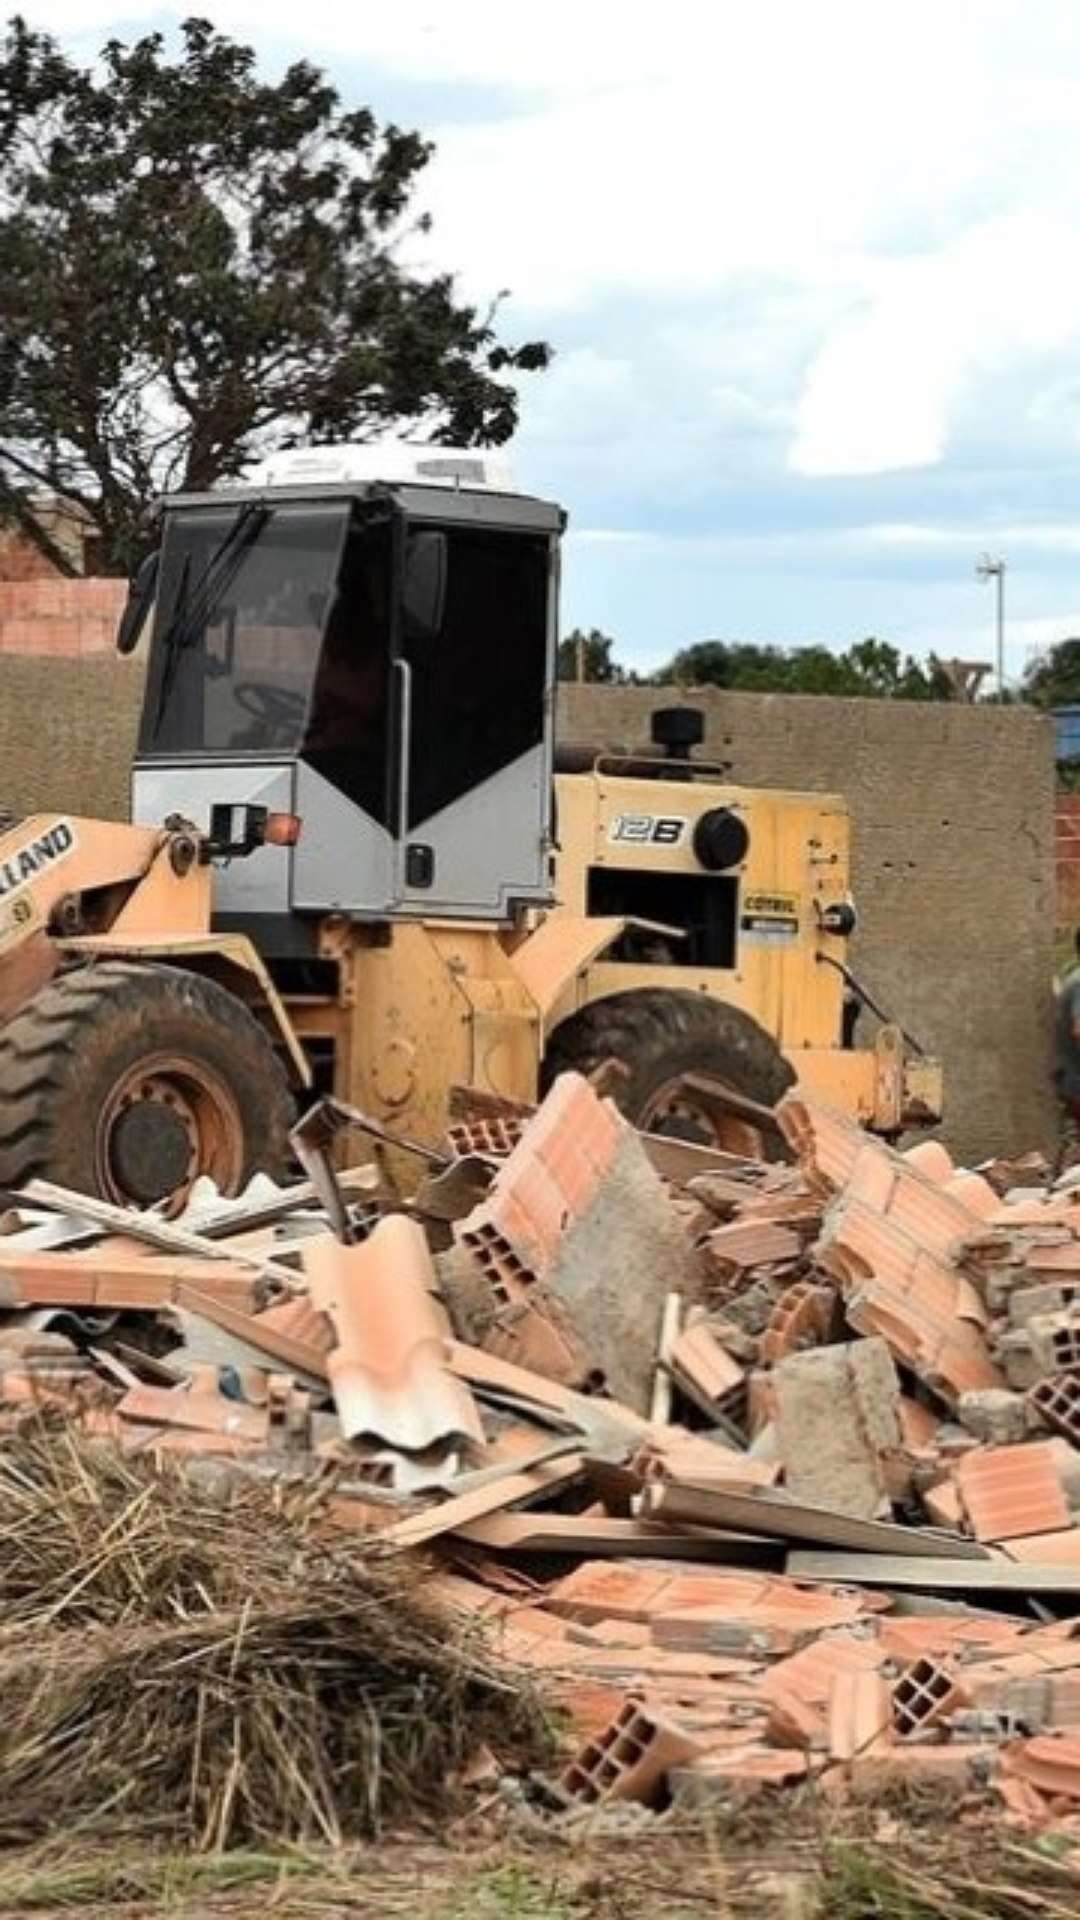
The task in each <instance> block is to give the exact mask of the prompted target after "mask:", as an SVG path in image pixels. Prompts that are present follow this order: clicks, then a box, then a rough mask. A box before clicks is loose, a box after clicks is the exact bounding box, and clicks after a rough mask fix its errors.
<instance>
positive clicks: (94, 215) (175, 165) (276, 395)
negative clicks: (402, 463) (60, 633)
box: [0, 17, 549, 573]
mask: <svg viewBox="0 0 1080 1920" xmlns="http://www.w3.org/2000/svg"><path fill="white" fill-rule="evenodd" d="M181 36H182V44H181V47H180V50H179V54H178V57H177V58H175V59H170V58H168V57H167V54H166V49H165V43H164V40H163V38H162V36H161V35H160V34H157V33H154V34H150V35H148V36H147V37H145V38H144V39H141V40H138V41H136V42H135V43H134V44H132V45H123V44H121V43H120V42H119V41H116V40H112V41H110V42H109V43H108V45H107V46H106V47H105V48H104V49H103V51H102V54H101V58H100V63H99V64H98V66H97V67H93V68H80V67H78V66H77V65H76V64H74V62H73V61H72V60H71V59H70V58H69V57H68V55H67V54H66V53H65V52H64V51H63V49H62V48H61V47H59V46H58V45H57V43H56V42H55V41H54V40H53V39H52V38H50V37H49V36H48V35H46V34H43V33H39V32H35V31H33V30H31V29H30V28H29V27H28V26H27V25H26V23H25V21H24V20H22V19H21V18H18V17H16V18H15V19H13V20H12V21H11V22H10V26H9V31H8V35H7V38H6V40H5V41H4V42H2V43H0V259H2V260H3V263H4V264H3V302H2V310H0V513H2V514H3V516H4V517H5V518H7V519H8V520H9V521H12V520H13V521H14V522H15V523H16V524H18V525H19V526H21V527H22V528H23V530H24V531H25V532H26V533H27V534H28V535H29V537H30V538H31V539H32V540H34V541H35V543H36V544H37V546H38V547H39V548H40V549H41V550H42V551H43V552H45V553H46V554H47V555H48V556H49V558H50V559H51V560H52V561H53V562H54V564H55V565H57V566H58V567H60V568H61V570H62V571H64V572H67V573H70V572H72V571H73V567H72V563H71V561H70V559H69V558H68V556H67V555H66V554H65V553H64V551H63V549H62V548H61V547H59V546H58V545H57V543H56V541H55V540H54V539H52V538H51V536H50V533H49V528H48V525H47V524H45V522H44V520H43V518H42V517H41V516H40V515H39V513H38V512H37V511H36V510H35V501H36V500H40V496H41V495H42V494H43V493H45V492H48V493H51V494H53V495H56V496H59V497H60V498H61V499H62V500H63V501H66V502H69V503H71V506H72V509H73V511H75V512H76V513H78V514H80V515H83V516H86V517H88V519H89V521H90V522H91V523H92V525H93V527H94V528H95V529H96V532H97V534H98V535H99V536H100V552H101V557H102V564H103V566H104V567H105V569H106V570H107V571H120V572H127V571H129V570H130V567H131V565H132V563H133V561H134V560H135V559H137V558H138V557H139V555H140V553H141V552H142V551H143V550H144V548H145V546H146V544H147V539H146V528H145V515H146V508H147V505H148V503H149V502H150V501H151V500H152V499H153V497H154V496H155V495H156V494H157V493H159V492H160V491H162V490H163V489H168V488H171V487H174V486H182V487H187V488H204V487H209V486H211V485H213V484H214V483H216V482H218V481H220V480H223V479H228V478H229V477H232V476H235V475H236V474H237V473H238V472H239V471H240V470H241V468H242V467H243V465H244V464H245V462H246V461H248V460H250V459H251V458H252V456H253V455H254V454H256V453H262V452H265V451H268V450H269V449H270V448H272V447H281V446H288V445H296V444H304V443H308V442H312V441H314V442H328V441H334V440H341V439H346V438H352V439H356V438H361V439H362V438H368V437H373V436H375V435H377V434H378V433H379V432H385V431H386V430H387V428H388V426H389V425H390V424H391V423H394V425H395V426H396V427H398V428H399V430H402V429H403V430H408V431H412V432H414V433H417V434H419V435H421V436H422V437H424V438H427V439H434V440H436V441H442V442H450V443H466V444H469V445H483V444H498V443H500V442H502V441H504V440H506V439H507V438H508V437H509V435H510V434H511V433H512V431H513V429H514V426H515V423H516V419H517V400H516V394H515V390H514V386H513V384H512V381H511V380H510V379H508V378H507V376H508V375H513V374H515V373H519V372H524V371H527V370H531V369H534V368H538V367H543V366H545V365H546V364H547V361H548V358H549V349H548V348H547V346H545V345H544V344H543V343H542V342H539V341H530V342H527V343H525V344H524V345H521V346H517V347H512V346H507V345H504V344H502V343H501V342H500V341H499V339H498V338H497V336H496V333H495V326H494V321H495V307H492V308H491V309H489V310H488V311H486V312H484V311H480V310H478V309H476V308H474V307H471V306H468V305H466V304H464V303H462V302H460V301H459V300H458V299H457V298H456V295H455V288H454V282H453V280H452V278H451V277H449V276H448V275H445V274H443V275H437V276H429V277H424V276H423V275H421V274H418V273H416V272H414V271H411V270H410V269H408V268H407V267H406V266H404V265H403V264H402V261H401V242H402V241H403V239H405V238H406V237H407V236H408V235H409V234H410V233H414V232H415V231H416V230H417V229H419V230H421V231H426V227H427V221H426V217H425V216H423V215H419V216H418V215H417V214H416V213H415V212H413V211H412V210H411V202H412V198H413V195H414V192H415V190H416V185H417V180H418V177H419V176H420V174H421V173H422V171H423V169H424V167H425V166H426V164H427V162H428V159H429V158H430V155H431V151H432V149H431V147H430V145H429V144H428V143H427V142H426V141H425V140H424V139H422V138H421V136H420V135H419V134H418V133H415V132H407V131H403V130H402V129H401V128H399V127H396V126H394V125H389V124H388V125H386V126H382V127H380V126H379V124H378V123H377V122H376V119H375V116H374V114H373V113H372V112H371V111H370V109H368V108H367V107H361V108H358V109H355V110H348V111H347V110H345V109H344V108H343V107H342V105H341V102H340V100H339V97H338V94H337V93H336V92H335V90H334V88H333V87H332V86H330V85H329V84H328V82H327V80H326V79H325V77H324V75H323V74H322V73H321V72H320V71H319V70H318V69H317V68H315V67H313V66H310V65H309V64H308V63H307V62H306V61H300V62H298V63H297V64H296V65H294V66H291V67H290V68H289V69H288V71H287V72H286V73H285V75H284V77H283V78H282V79H281V80H280V81H278V82H277V83H276V84H271V83H269V82H267V81H265V80H262V79H260V78H259V76H258V74H257V72H256V68H255V55H254V53H253V52H252V50H251V48H250V47H245V46H242V45H240V44H238V43H236V42H235V41H232V40H229V39H227V38H226V37H225V36H224V35H222V34H220V33H218V32H216V31H215V29H214V28H213V27H212V26H211V24H210V23H209V22H208V21H205V20H200V19H191V20H187V21H185V23H184V25H183V27H182V29H181ZM496 304H497V303H496Z"/></svg>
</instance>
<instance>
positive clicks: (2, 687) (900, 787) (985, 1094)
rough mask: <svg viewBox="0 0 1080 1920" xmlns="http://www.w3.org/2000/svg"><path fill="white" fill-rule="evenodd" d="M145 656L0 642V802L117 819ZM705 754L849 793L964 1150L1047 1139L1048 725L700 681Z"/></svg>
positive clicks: (886, 941)
mask: <svg viewBox="0 0 1080 1920" xmlns="http://www.w3.org/2000/svg"><path fill="white" fill-rule="evenodd" d="M141 681H142V674H141V669H140V667H139V666H138V665H137V664H133V663H131V662H128V661H121V660H118V659H117V658H116V657H115V656H113V657H111V658H92V657H86V658H83V659H19V658H15V657H9V656H4V655H3V654H2V653H0V807H3V808H8V809H11V810H15V811H17V812H21V813H26V812H30V811H32V810H34V809H36V808H41V807H63V808H64V809H65V810H67V811H71V812H82V813H88V814H100V815H104V816H105V817H112V818H114V819H115V818H123V817H125V815H126V812H127V804H128V769H129V763H130V756H131V752H132V747H133V744H134V738H135V728H136V723H137V717H138V704H139V699H140V695H141ZM677 697H679V696H675V695H664V694H663V693H661V692H658V691H655V690H651V689H645V688H621V687H620V688H604V687H568V688H564V689H563V690H562V694H561V701H560V714H559V731H560V734H561V736H562V737H563V739H565V740H574V741H582V742H587V743H591V744H593V745H596V746H607V747H611V748H620V747H621V748H640V747H641V746H643V745H644V744H645V743H646V742H647V739H648V716H649V713H650V711H651V710H652V708H653V707H654V706H655V705H657V704H658V703H659V704H663V702H664V701H665V699H669V700H670V699H673V698H677ZM693 699H694V702H695V704H697V705H700V706H701V707H702V708H703V709H704V710H705V712H706V716H707V738H706V746H705V751H707V752H708V753H710V754H711V755H713V756H715V757H716V758H719V759H724V760H729V761H730V762H731V763H732V768H731V777H732V778H733V779H735V780H738V781H742V782H745V783H747V784H750V785H777V786H789V787H796V788H798V787H802V788H813V789H817V790H819V791H820V790H825V791H837V792H841V793H844V794H845V795H846V796H847V798H848V800H849V802H850V805H851V808H852V812H853V815H854V822H855V832H854V842H855V870H854V885H855V892H856V898H857V900H858V903H859V908H860V912H861V916H862V925H861V932H860V934H859V937H858V940H857V942H856V943H855V947H854V950H853V955H852V958H853V961H854V963H855V966H856V969H857V971H858V972H859V973H860V974H861V975H862V976H863V977H864V978H865V980H866V983H867V985H868V986H869V987H870V988H871V990H872V991H873V992H874V993H876V994H877V995H878V997H879V998H880V999H881V1000H882V1001H883V1002H884V1003H885V1004H886V1005H887V1006H888V1007H890V1008H891V1009H893V1010H895V1012H896V1013H897V1014H898V1015H900V1016H901V1017H902V1018H903V1020H904V1022H905V1024H906V1025H907V1026H908V1027H909V1028H910V1029H911V1030H912V1031H913V1032H914V1033H916V1034H917V1035H918V1036H919V1038H920V1039H921V1040H922V1041H923V1044H924V1045H925V1046H926V1047H928V1048H930V1049H932V1050H933V1051H934V1052H936V1053H938V1054H940V1055H941V1056H942V1057H943V1059H944V1061H945V1066H946V1073H947V1078H948V1091H949V1110H948V1124H947V1128H946V1137H947V1139H948V1141H949V1143H950V1145H952V1146H953V1147H954V1149H955V1150H956V1151H957V1152H958V1153H959V1154H960V1155H961V1156H962V1157H964V1158H965V1159H969V1160H970V1159H975V1158H978V1157H981V1156H984V1155H989V1154H993V1153H998V1152H1016V1151H1020V1150H1022V1149H1024V1148H1026V1147H1030V1146H1036V1145H1045V1144H1047V1143H1048V1142H1049V1140H1050V1139H1051V1137H1052V1131H1053V1121H1054V1115H1053V1106H1052V1102H1051V1099H1050V1093H1049V1068H1050V1062H1049V1051H1048V1049H1049V1033H1050V993H1051V985H1050V983H1051V979H1052V973H1053V953H1052V938H1053V924H1054V774H1053V748H1052V729H1051V723H1050V721H1049V720H1046V719H1044V718H1043V717H1042V716H1040V715H1038V714H1035V713H1033V712H1031V711H1029V710H1026V709H1010V708H1005V709H1000V710H999V709H996V708H993V707H962V706H945V705H936V704H935V705H914V704H913V705H906V704H900V703H896V702H891V701H871V700H825V699H813V698H808V697H802V696H797V695H786V694H785V695H758V694H722V693H712V692H700V693H695V694H694V695H693Z"/></svg>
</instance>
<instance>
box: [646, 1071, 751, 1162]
mask: <svg viewBox="0 0 1080 1920" xmlns="http://www.w3.org/2000/svg"><path fill="white" fill-rule="evenodd" d="M637 1124H638V1126H639V1127H641V1128H642V1130H643V1131H644V1132H646V1133H659V1134H664V1135H666V1136H667V1137H668V1139H672V1140H685V1141H687V1142H689V1143H690V1144H691V1145H694V1146H701V1147H714V1148H717V1149H719V1150H720V1151H721V1152H724V1153H736V1154H740V1155H745V1157H746V1158H747V1159H750V1160H763V1159H764V1158H765V1142H764V1138H763V1136H762V1134H761V1132H760V1130H759V1129H758V1128H757V1127H755V1126H753V1125H751V1124H750V1123H749V1122H748V1121H746V1120H743V1119H742V1118H741V1117H740V1116H739V1115H738V1114H734V1113H724V1112H721V1111H718V1110H711V1109H710V1108H709V1107H707V1106H705V1105H703V1104H701V1103H699V1102H698V1101H697V1100H695V1099H694V1096H693V1094H691V1093H688V1092H687V1091H686V1090H685V1088H684V1087H683V1085H682V1082H681V1081H680V1080H670V1081H667V1082H666V1083H665V1084H664V1085H663V1086H662V1087H658V1088H657V1089H656V1091H655V1092H654V1093H653V1095H652V1097H651V1099H650V1100H649V1101H648V1104H647V1106H646V1109H645V1112H644V1113H642V1114H641V1115H639V1117H638V1122H637Z"/></svg>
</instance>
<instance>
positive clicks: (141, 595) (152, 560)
mask: <svg viewBox="0 0 1080 1920" xmlns="http://www.w3.org/2000/svg"><path fill="white" fill-rule="evenodd" d="M160 560H161V554H160V552H157V553H148V554H147V556H146V559H145V560H144V561H143V562H142V565H141V566H140V567H139V570H138V572H137V573H136V575H135V578H134V579H133V581H132V582H131V585H130V587H129V588H128V597H127V605H126V606H125V608H124V611H123V613H122V614H121V615H120V625H119V627H118V629H117V634H116V651H117V653H134V651H135V649H136V647H137V646H138V644H139V635H140V634H141V632H142V630H143V628H144V626H145V625H146V619H147V615H148V614H149V612H150V609H151V607H152V606H153V604H154V593H155V591H156V589H157V577H158V566H159V563H160Z"/></svg>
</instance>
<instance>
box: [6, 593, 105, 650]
mask: <svg viewBox="0 0 1080 1920" xmlns="http://www.w3.org/2000/svg"><path fill="white" fill-rule="evenodd" d="M126 598H127V586H126V583H125V582H124V581H123V580H87V579H79V580H65V579H63V578H62V577H61V576H60V575H59V574H56V573H54V574H50V575H49V576H48V577H47V578H44V579H25V580H2V579H0V653H17V654H23V655H28V656H33V655H37V656H41V655H47V656H48V657H49V658H50V659H55V658H57V657H58V656H64V655H66V656H68V657H69V658H74V659H83V658H84V657H85V656H86V655H87V654H111V653H112V652H113V651H114V649H115V647H116V624H117V621H118V620H119V618H120V612H121V609H122V608H123V605H124V601H125V600H126Z"/></svg>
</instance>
